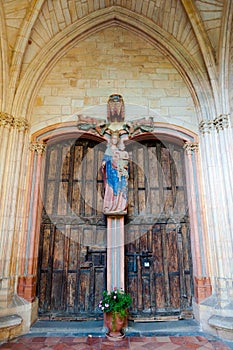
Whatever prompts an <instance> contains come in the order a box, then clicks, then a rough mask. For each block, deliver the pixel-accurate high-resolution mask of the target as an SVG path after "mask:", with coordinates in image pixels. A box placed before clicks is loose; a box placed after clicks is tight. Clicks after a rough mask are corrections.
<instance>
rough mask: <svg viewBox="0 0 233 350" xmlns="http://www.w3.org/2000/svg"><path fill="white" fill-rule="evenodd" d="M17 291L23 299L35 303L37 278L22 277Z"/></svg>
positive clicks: (19, 279)
mask: <svg viewBox="0 0 233 350" xmlns="http://www.w3.org/2000/svg"><path fill="white" fill-rule="evenodd" d="M17 289H18V290H17V293H18V295H19V296H20V297H21V298H24V299H25V300H27V301H29V302H30V303H31V302H33V301H34V300H35V298H36V276H20V277H19V278H18V288H17Z"/></svg>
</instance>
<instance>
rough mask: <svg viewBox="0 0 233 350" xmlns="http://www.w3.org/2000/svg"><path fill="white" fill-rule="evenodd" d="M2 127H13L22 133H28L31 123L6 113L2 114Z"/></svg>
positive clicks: (0, 118) (0, 116)
mask: <svg viewBox="0 0 233 350" xmlns="http://www.w3.org/2000/svg"><path fill="white" fill-rule="evenodd" d="M0 125H2V126H4V127H12V128H15V129H18V130H20V131H27V130H28V129H29V127H30V124H29V122H28V121H27V120H26V119H25V118H15V117H13V116H12V115H10V114H9V113H5V112H0Z"/></svg>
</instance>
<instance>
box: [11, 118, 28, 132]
mask: <svg viewBox="0 0 233 350" xmlns="http://www.w3.org/2000/svg"><path fill="white" fill-rule="evenodd" d="M13 127H14V128H16V129H18V130H20V131H27V130H28V129H29V128H30V124H29V122H28V121H27V120H26V119H24V118H13Z"/></svg>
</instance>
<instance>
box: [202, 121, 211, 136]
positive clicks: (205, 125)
mask: <svg viewBox="0 0 233 350" xmlns="http://www.w3.org/2000/svg"><path fill="white" fill-rule="evenodd" d="M199 130H200V132H201V133H202V134H203V135H204V134H210V133H211V131H212V130H214V122H213V120H202V121H201V122H200V124H199Z"/></svg>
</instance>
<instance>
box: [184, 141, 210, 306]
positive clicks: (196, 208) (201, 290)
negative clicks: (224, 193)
mask: <svg viewBox="0 0 233 350" xmlns="http://www.w3.org/2000/svg"><path fill="white" fill-rule="evenodd" d="M184 149H185V155H186V157H185V161H186V174H187V192H188V200H189V211H190V219H191V220H190V223H191V244H192V256H193V274H194V297H195V301H196V302H197V303H200V302H201V301H202V300H204V299H206V298H207V297H209V296H210V295H211V293H212V288H211V282H210V278H209V268H208V259H207V256H208V254H207V247H206V238H205V235H206V227H205V225H204V218H203V211H202V206H203V200H202V196H201V193H202V189H201V184H200V182H199V177H200V176H198V174H199V175H200V171H199V168H200V161H199V157H198V153H199V144H198V143H196V142H186V143H185V144H184Z"/></svg>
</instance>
